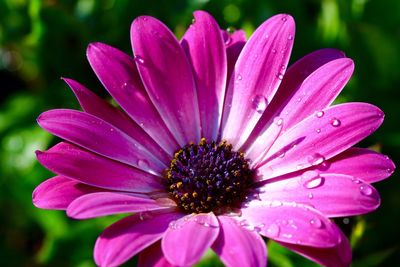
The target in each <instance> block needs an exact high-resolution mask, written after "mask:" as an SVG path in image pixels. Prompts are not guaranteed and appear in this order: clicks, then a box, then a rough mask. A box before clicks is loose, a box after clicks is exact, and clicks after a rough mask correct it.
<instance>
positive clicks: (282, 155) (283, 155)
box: [278, 151, 285, 159]
mask: <svg viewBox="0 0 400 267" xmlns="http://www.w3.org/2000/svg"><path fill="white" fill-rule="evenodd" d="M278 157H279V158H281V159H282V158H284V157H285V151H283V152H282V153H280V154H279V155H278Z"/></svg>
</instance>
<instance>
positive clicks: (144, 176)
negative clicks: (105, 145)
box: [36, 143, 163, 192]
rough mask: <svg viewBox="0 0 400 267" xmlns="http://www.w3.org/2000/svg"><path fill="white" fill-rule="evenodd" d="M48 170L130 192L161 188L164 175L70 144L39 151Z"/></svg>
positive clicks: (39, 155) (40, 157)
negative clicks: (160, 175) (153, 173)
mask: <svg viewBox="0 0 400 267" xmlns="http://www.w3.org/2000/svg"><path fill="white" fill-rule="evenodd" d="M36 153H37V158H38V160H39V162H40V163H41V164H42V165H43V166H45V167H46V168H48V169H49V170H51V171H53V172H55V173H58V174H61V175H63V176H66V177H68V178H71V179H74V180H78V181H80V182H82V183H85V184H89V185H93V186H96V187H101V188H106V189H113V190H122V191H129V192H152V191H155V190H162V189H163V186H162V184H161V179H162V178H161V177H158V176H155V175H152V174H150V173H147V172H144V171H141V170H139V169H136V168H133V167H130V166H128V165H125V164H122V163H119V162H116V161H113V160H109V159H107V158H104V157H101V156H99V155H96V154H94V153H91V152H89V151H86V150H83V149H80V148H79V147H77V146H74V145H72V144H68V143H59V144H57V145H55V146H54V147H52V148H50V149H49V150H48V151H46V152H40V151H38V152H36Z"/></svg>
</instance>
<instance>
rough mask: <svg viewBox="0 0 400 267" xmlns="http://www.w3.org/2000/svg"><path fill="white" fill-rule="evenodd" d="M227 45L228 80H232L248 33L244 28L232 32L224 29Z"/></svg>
mask: <svg viewBox="0 0 400 267" xmlns="http://www.w3.org/2000/svg"><path fill="white" fill-rule="evenodd" d="M222 33H223V37H224V41H225V45H226V59H227V64H228V73H227V79H226V80H227V81H230V80H231V76H232V73H233V69H234V67H235V64H236V61H237V59H238V57H239V55H240V52H242V49H243V47H244V45H245V44H246V33H245V32H244V31H243V30H237V31H234V32H233V33H232V34H230V33H228V32H226V31H222Z"/></svg>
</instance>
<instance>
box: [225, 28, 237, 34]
mask: <svg viewBox="0 0 400 267" xmlns="http://www.w3.org/2000/svg"><path fill="white" fill-rule="evenodd" d="M226 31H227V32H228V33H229V34H232V33H234V32H235V28H234V27H228V28H226Z"/></svg>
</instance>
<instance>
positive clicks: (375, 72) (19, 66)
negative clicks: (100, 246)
mask: <svg viewBox="0 0 400 267" xmlns="http://www.w3.org/2000/svg"><path fill="white" fill-rule="evenodd" d="M196 9H204V10H207V11H209V12H210V13H211V14H213V15H214V16H215V18H216V19H217V21H218V22H219V23H220V26H221V27H222V28H226V27H235V28H243V29H245V30H246V32H247V33H248V35H250V34H251V32H252V31H253V30H254V29H255V28H256V27H257V26H258V25H259V24H260V23H262V22H263V21H264V20H265V19H267V18H268V17H270V16H271V15H273V14H276V13H279V12H284V13H289V14H292V15H293V16H294V17H295V19H296V23H297V36H296V37H297V38H296V42H295V47H294V51H293V55H292V62H293V61H294V60H296V59H298V58H300V57H301V56H302V55H304V54H306V53H308V52H311V51H313V50H316V49H319V48H323V47H335V48H339V49H342V50H343V51H345V52H346V53H347V55H348V56H349V57H351V58H353V59H354V61H355V63H356V71H355V74H354V76H353V78H352V80H351V82H350V83H349V85H348V86H347V87H346V89H345V90H344V92H343V93H342V94H341V96H340V98H339V100H338V101H363V102H370V103H373V104H375V105H378V106H379V107H381V108H382V109H383V110H384V111H385V113H386V120H385V123H384V125H383V126H382V127H381V128H380V129H379V130H378V131H377V132H376V133H375V134H374V135H373V136H371V137H369V138H368V139H367V140H365V141H363V142H362V143H361V144H360V145H361V146H373V147H374V148H378V149H379V150H381V151H382V152H383V153H385V154H388V155H390V156H391V157H392V159H393V160H394V161H395V162H399V158H400V157H399V154H400V127H399V112H398V108H399V90H398V88H400V77H399V69H400V27H399V25H400V16H399V14H400V1H398V0H380V1H378V0H321V1H318V0H307V1H306V0H303V1H291V0H281V1H265V0H259V1H256V0H253V1H245V0H233V1H228V0H218V1H217V0H215V1H212V0H197V1H195V0H169V1H162V0H160V1H156V0H152V1H139V0H135V1H132V0H101V1H95V0H68V1H67V0H43V1H42V0H30V1H29V0H0V88H1V94H0V146H1V150H0V159H1V164H0V184H1V195H0V211H1V215H0V216H1V228H0V265H1V266H78V267H89V266H94V263H93V260H92V250H93V245H94V242H95V239H96V237H97V235H98V234H99V233H100V232H101V230H102V229H103V228H104V227H105V226H106V225H109V224H110V223H111V222H113V221H115V220H116V219H118V218H117V217H113V216H111V217H107V218H100V219H94V220H88V221H80V222H77V221H73V220H71V219H68V218H67V217H66V216H65V214H64V213H63V212H61V211H43V210H39V209H36V208H34V207H33V205H32V202H31V193H32V191H33V189H34V188H35V186H36V185H38V184H39V183H40V182H41V181H43V180H44V179H46V178H48V177H51V175H52V174H51V173H49V172H48V171H46V170H45V169H44V168H42V167H41V166H39V165H38V163H37V162H36V160H35V157H34V151H35V150H36V149H46V148H47V147H49V145H51V144H52V143H54V142H55V141H56V140H55V138H54V137H51V136H50V135H49V134H47V133H46V132H44V131H43V130H41V129H40V128H39V127H38V126H37V125H36V122H35V118H36V117H37V116H38V114H39V113H40V112H42V111H44V110H47V109H49V108H54V107H69V108H77V107H78V106H77V103H76V102H75V100H74V99H73V96H72V93H71V92H70V91H69V90H68V89H67V87H66V86H65V85H64V84H63V82H62V81H61V80H60V79H59V78H60V77H61V76H66V77H71V78H74V79H76V80H79V81H81V82H82V83H84V84H86V85H87V86H89V87H90V88H92V90H94V91H95V92H96V93H98V94H100V95H102V96H106V94H105V91H104V90H103V89H102V88H101V85H100V83H99V82H98V81H97V80H96V77H95V75H94V74H93V72H92V71H91V69H90V67H89V65H88V63H87V61H86V58H85V49H86V46H87V45H88V43H90V42H93V41H100V42H105V43H108V44H110V45H113V46H116V47H118V48H120V49H122V50H124V51H126V52H128V53H130V51H131V50H130V41H129V27H130V23H131V21H132V20H133V19H134V18H135V17H136V16H139V15H142V14H148V15H152V16H155V17H157V18H159V19H161V20H162V21H164V22H165V23H166V24H167V25H168V26H169V27H170V28H171V29H173V31H174V32H175V33H176V34H177V36H181V35H182V34H183V32H184V31H185V29H186V27H187V26H188V25H189V24H190V22H191V20H192V15H191V13H192V12H193V11H194V10H196ZM397 179H398V175H397V174H395V175H393V177H392V178H391V179H388V180H387V181H384V182H382V183H379V184H377V185H376V186H377V188H378V189H379V191H380V192H381V195H382V205H381V207H380V209H379V210H378V211H376V212H375V213H372V214H369V215H367V216H361V217H356V218H344V219H337V220H336V222H337V223H338V224H339V225H340V226H341V227H342V229H343V230H344V231H345V232H346V234H347V235H348V236H349V237H351V241H352V245H353V247H354V263H353V266H355V267H365V266H367V267H368V266H398V264H399V263H400V258H399V255H400V251H399V246H400V244H399V241H398V240H399V236H400V232H399V230H398V228H397V227H396V225H397V223H398V222H399V221H398V218H399V217H400V216H399V215H400V214H399V212H398V210H399V208H398V205H399V204H400V195H399V194H398V192H399V190H400V186H399V185H400V183H399V182H398V180H397ZM268 246H269V266H276V267H292V266H315V264H312V263H310V262H309V261H308V260H306V259H304V258H302V257H300V256H298V255H295V254H294V253H292V252H290V251H288V250H286V249H284V248H282V247H281V246H279V245H277V244H275V243H273V242H270V241H269V242H268ZM135 262H136V260H133V261H131V262H129V263H127V264H126V266H134V265H135ZM218 265H221V263H220V261H219V260H218V258H217V257H216V256H215V255H214V254H213V253H210V254H207V255H206V256H205V259H204V260H203V262H201V263H200V264H199V266H218Z"/></svg>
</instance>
